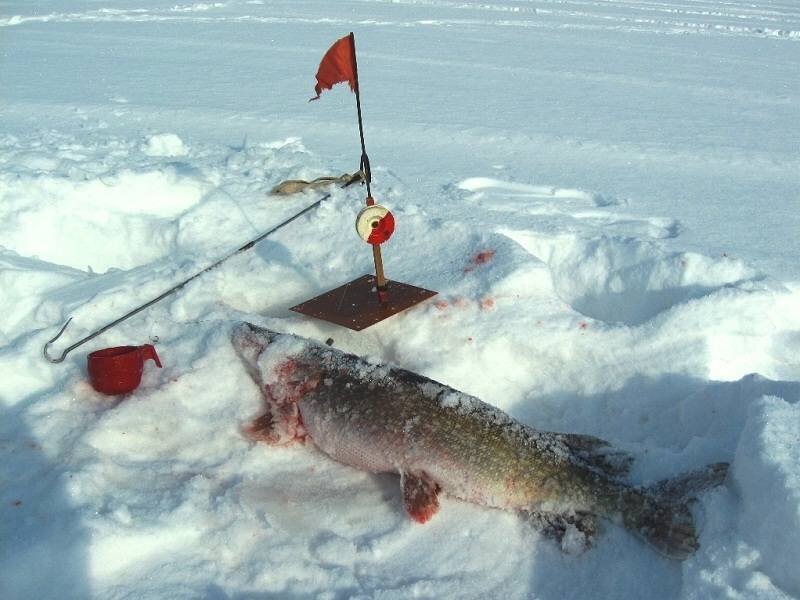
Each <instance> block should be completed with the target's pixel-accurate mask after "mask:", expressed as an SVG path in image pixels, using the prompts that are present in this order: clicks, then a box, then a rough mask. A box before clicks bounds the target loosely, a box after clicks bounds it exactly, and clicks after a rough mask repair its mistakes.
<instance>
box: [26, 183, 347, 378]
mask: <svg viewBox="0 0 800 600" xmlns="http://www.w3.org/2000/svg"><path fill="white" fill-rule="evenodd" d="M357 181H361V178H360V177H353V178H352V179H350V180H349V181H348V182H347V183H345V184H344V185H343V186H342V187H343V188H346V187H348V186H350V185H353V184H354V183H355V182H357ZM330 197H331V192H328V193H327V194H325V195H324V196H323V197H322V198H320V199H319V200H317V201H316V202H314V203H313V204H309V205H308V206H306V207H305V208H304V209H303V210H301V211H300V212H298V213H296V214H294V215H292V216H291V217H289V218H288V219H286V220H285V221H283V222H282V223H279V224H278V225H276V226H275V227H273V228H272V229H270V230H269V231H266V232H264V233H262V234H261V235H259V236H258V237H257V238H255V239H253V240H250V241H249V242H247V243H246V244H245V245H244V246H241V247H240V248H238V249H236V250H234V251H233V252H231V253H230V254H228V255H226V256H224V257H222V258H221V259H219V260H218V261H217V262H215V263H214V264H213V265H210V266H208V267H206V268H205V269H203V270H202V271H199V272H197V273H195V274H194V275H192V276H191V277H189V278H188V279H185V280H183V281H181V282H180V283H179V284H177V285H175V286H173V287H171V288H170V289H168V290H167V291H166V292H164V293H163V294H160V295H158V296H156V297H155V298H153V299H152V300H150V301H148V302H145V303H144V304H142V305H141V306H139V307H137V308H135V309H133V310H132V311H130V312H129V313H126V314H124V315H122V316H121V317H120V318H119V319H116V320H115V321H112V322H111V323H109V324H108V325H105V326H103V327H101V328H100V329H98V330H97V331H95V332H93V333H91V334H90V335H88V336H86V337H85V338H83V339H82V340H80V341H78V342H75V343H74V344H72V346H70V347H69V348H67V349H66V350H64V352H62V353H61V356H60V357H58V358H52V357H51V356H50V355H49V354H47V348H48V347H49V346H50V344H52V343H53V342H55V341H56V340H57V339H58V338H60V337H61V334H62V333H64V330H65V329H66V328H67V325H69V322H70V321H72V317H70V318H69V319H67V322H66V323H64V326H63V327H62V328H61V331H59V332H58V333H57V334H56V337H54V338H53V339H52V340H50V341H49V342H47V343H46V344H45V345H44V348H42V355H43V356H44V358H45V359H46V360H47V361H49V362H51V363H60V362H62V361H63V360H64V359H65V358H66V357H67V354H69V353H70V352H72V351H73V350H74V349H75V348H77V347H78V346H80V345H81V344H84V343H86V342H88V341H89V340H91V339H93V338H95V337H97V336H98V335H100V334H101V333H103V332H104V331H107V330H108V329H111V328H112V327H114V326H116V325H119V324H120V323H122V322H123V321H124V320H125V319H129V318H130V317H132V316H133V315H135V314H138V313H140V312H142V311H143V310H144V309H146V308H148V307H150V306H153V304H155V303H156V302H160V301H161V300H163V299H164V298H166V297H167V296H169V295H170V294H174V293H175V292H177V291H178V290H180V289H181V288H182V287H183V286H185V285H186V284H187V283H189V282H190V281H192V280H194V279H197V278H198V277H200V276H201V275H202V274H203V273H208V272H209V271H211V270H212V269H216V268H217V267H218V266H219V265H221V264H222V263H224V262H225V261H226V260H228V259H229V258H231V257H233V256H235V255H237V254H239V253H240V252H245V251H247V250H250V248H252V247H253V246H255V245H256V244H257V243H258V242H260V241H261V240H263V239H264V238H265V237H267V236H269V235H271V234H273V233H275V232H276V231H278V229H280V228H281V227H284V226H285V225H288V224H289V223H291V222H292V221H294V220H295V219H297V218H299V217H301V216H303V215H304V214H306V213H307V212H309V211H310V210H311V209H313V208H315V207H317V206H319V205H320V204H321V203H322V202H323V201H324V200H327V199H328V198H330Z"/></svg>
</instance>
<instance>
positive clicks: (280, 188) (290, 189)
mask: <svg viewBox="0 0 800 600" xmlns="http://www.w3.org/2000/svg"><path fill="white" fill-rule="evenodd" d="M361 181H364V173H363V172H362V171H356V172H355V173H353V174H352V175H351V174H350V173H344V174H342V175H339V176H338V177H317V178H316V179H313V180H311V181H306V180H305V179H287V180H286V181H282V182H280V183H279V184H278V185H276V186H275V187H273V188H272V190H271V191H270V194H271V195H272V196H291V195H292V194H299V193H300V192H305V191H306V190H317V189H320V188H324V187H327V186H330V185H333V184H339V185H340V186H341V187H348V186H350V185H352V184H354V183H356V182H361Z"/></svg>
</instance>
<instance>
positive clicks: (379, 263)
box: [372, 244, 386, 291]
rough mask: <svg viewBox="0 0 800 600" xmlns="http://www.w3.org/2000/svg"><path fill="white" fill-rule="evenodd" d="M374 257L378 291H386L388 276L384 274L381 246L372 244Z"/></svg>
mask: <svg viewBox="0 0 800 600" xmlns="http://www.w3.org/2000/svg"><path fill="white" fill-rule="evenodd" d="M372 257H373V258H374V259H375V276H376V277H377V280H378V290H379V291H383V290H385V289H386V276H385V275H384V274H383V259H382V258H381V247H380V245H378V244H372Z"/></svg>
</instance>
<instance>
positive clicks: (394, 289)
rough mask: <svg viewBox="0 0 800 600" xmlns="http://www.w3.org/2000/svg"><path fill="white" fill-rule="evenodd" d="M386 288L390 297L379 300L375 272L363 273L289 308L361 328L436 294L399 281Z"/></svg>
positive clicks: (343, 324)
mask: <svg viewBox="0 0 800 600" xmlns="http://www.w3.org/2000/svg"><path fill="white" fill-rule="evenodd" d="M387 292H388V299H387V301H386V302H383V303H382V302H379V301H378V293H377V290H376V288H375V276H374V275H363V276H362V277H359V278H358V279H354V280H353V281H351V282H350V283H345V284H344V285H341V286H339V287H337V288H336V289H333V290H331V291H329V292H325V293H324V294H321V295H319V296H317V297H316V298H312V299H311V300H307V301H305V302H303V303H302V304H298V305H297V306H293V307H292V308H290V309H289V310H293V311H295V312H298V313H301V314H304V315H307V316H309V317H314V318H316V319H322V320H323V321H329V322H331V323H336V324H337V325H341V326H343V327H348V328H349V329H354V330H356V331H361V330H362V329H366V328H367V327H369V326H370V325H374V324H375V323H379V322H380V321H383V320H384V319H388V318H389V317H391V316H392V315H396V314H397V313H399V312H402V311H404V310H406V309H408V308H411V307H412V306H414V305H415V304H419V303H420V302H422V301H424V300H427V299H428V298H431V297H432V296H435V295H436V294H437V292H432V291H431V290H426V289H424V288H420V287H417V286H414V285H409V284H407V283H400V282H398V281H389V282H387Z"/></svg>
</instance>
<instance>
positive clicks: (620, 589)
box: [0, 0, 800, 599]
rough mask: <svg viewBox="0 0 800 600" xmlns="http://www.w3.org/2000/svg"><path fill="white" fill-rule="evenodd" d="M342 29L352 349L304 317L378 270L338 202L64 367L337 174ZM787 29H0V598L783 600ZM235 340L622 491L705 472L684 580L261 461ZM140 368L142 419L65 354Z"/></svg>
mask: <svg viewBox="0 0 800 600" xmlns="http://www.w3.org/2000/svg"><path fill="white" fill-rule="evenodd" d="M349 31H354V32H355V35H356V43H357V49H358V57H359V75H360V78H361V88H362V93H363V98H362V103H363V111H364V122H365V136H366V145H367V149H368V151H369V155H370V158H371V161H372V168H373V183H372V188H373V192H374V195H375V196H376V199H378V200H379V201H380V202H381V203H382V204H384V205H386V206H387V207H388V208H390V209H391V210H392V212H393V213H394V215H395V218H396V221H397V231H396V233H395V235H394V236H393V237H392V239H391V240H390V241H389V242H388V243H386V244H385V245H384V250H383V252H384V263H385V267H386V273H387V276H388V277H389V278H390V279H393V280H397V281H402V282H406V283H411V284H415V285H419V286H422V287H425V288H428V289H432V290H436V291H438V295H437V296H436V297H434V298H432V299H430V300H429V301H427V302H425V303H424V304H421V305H419V306H417V307H415V308H413V309H411V310H409V311H407V312H405V313H403V314H401V315H398V316H395V317H392V318H391V319H388V320H386V321H384V322H382V323H380V324H378V325H375V326H373V327H371V328H369V329H367V330H365V331H363V332H360V333H356V332H352V331H349V330H346V329H343V328H339V327H336V326H334V325H329V324H326V323H324V322H322V321H316V320H312V319H309V318H306V317H303V316H301V315H299V314H297V313H294V312H291V311H289V310H288V308H289V307H291V306H293V305H295V304H297V303H298V302H301V301H303V300H306V299H308V298H311V297H312V296H315V295H317V294H319V293H321V292H323V291H326V290H329V289H331V288H333V287H336V286H338V285H340V284H342V283H344V282H346V281H349V280H351V279H354V278H355V277H358V276H361V275H363V274H365V273H370V272H371V270H372V268H373V266H372V253H371V251H370V249H369V247H368V246H367V245H366V244H364V243H363V242H362V241H361V240H360V239H359V237H358V236H357V235H356V232H355V230H354V225H353V224H354V222H355V218H356V215H357V214H358V211H359V210H360V208H361V207H362V206H363V205H364V195H365V190H364V188H363V187H360V186H351V187H350V188H348V189H337V188H332V189H331V190H330V197H329V198H327V199H326V200H324V201H323V202H322V203H321V204H320V206H319V207H318V208H315V209H313V210H312V211H310V212H309V213H308V214H306V215H304V216H303V217H301V218H300V219H298V220H297V221H294V222H293V223H291V224H289V225H287V226H286V227H284V228H282V229H280V230H279V231H277V232H276V233H275V234H273V235H271V236H269V237H268V238H267V239H266V240H264V241H263V242H261V243H259V244H258V245H256V246H255V247H254V248H252V249H250V250H248V251H245V252H241V253H239V254H236V255H235V256H233V257H232V258H230V259H229V260H227V261H225V262H224V263H223V264H222V265H221V266H219V267H218V268H216V269H214V270H211V271H210V272H208V273H206V274H204V275H203V276H202V277H200V278H198V279H196V280H194V281H192V282H191V283H190V284H189V285H187V286H186V287H185V288H183V289H181V290H180V291H178V292H177V293H176V294H174V295H171V296H169V297H168V298H166V299H165V300H163V301H161V302H160V303H158V304H156V305H155V306H153V307H151V308H149V309H147V310H146V311H144V312H142V313H140V314H138V315H136V316H135V317H133V318H131V319H129V320H127V321H125V322H123V323H122V324H120V325H119V326H117V327H114V328H113V329H110V330H109V331H107V332H105V333H103V334H102V335H100V336H99V337H97V338H94V339H93V340H91V341H90V342H88V343H86V344H85V345H83V346H80V347H79V348H77V349H75V350H73V351H72V352H71V353H70V354H69V355H68V356H67V358H66V359H65V360H64V362H62V363H60V364H51V363H49V362H47V361H46V360H44V358H43V356H42V347H43V346H44V344H45V342H47V340H49V339H51V338H52V337H53V336H54V335H55V334H56V333H57V332H58V330H59V328H60V327H61V326H62V325H63V323H64V322H65V321H66V320H67V319H68V318H69V317H72V319H73V320H72V322H71V323H70V325H69V327H68V328H67V329H66V331H65V333H64V335H63V336H62V337H61V338H60V339H59V340H58V341H57V342H56V343H55V344H54V345H53V346H52V348H51V349H50V354H51V355H53V356H58V355H60V354H61V353H62V352H63V351H64V350H65V349H67V348H68V347H69V346H70V345H72V344H74V343H76V342H77V341H79V340H80V339H82V338H84V337H85V336H87V335H89V334H90V333H91V332H93V331H94V330H96V329H98V328H100V327H102V326H104V325H106V324H107V323H110V322H111V321H113V320H115V319H116V318H118V317H120V316H121V315H122V314H124V313H126V312H127V311H129V310H131V309H133V308H135V307H137V306H139V305H140V304H142V303H144V302H146V301H147V300H150V299H151V298H154V297H156V296H158V295H159V294H161V293H162V292H164V291H165V290H167V289H169V288H170V287H172V286H174V285H176V284H178V283H179V282H181V281H183V280H184V279H186V278H188V277H190V276H191V275H193V274H195V273H197V272H199V271H201V270H202V269H204V268H205V267H207V266H209V265H211V264H213V263H214V262H215V261H217V260H218V259H220V258H221V257H223V256H226V255H227V254H230V253H232V252H233V251H234V250H236V249H237V248H239V247H240V246H242V245H243V244H244V243H246V242H247V241H249V240H251V239H254V238H256V237H257V236H259V235H260V234H261V233H262V232H264V231H267V230H268V229H270V228H271V227H273V226H275V225H276V224H278V223H280V222H282V221H283V220H285V219H287V218H288V217H290V216H291V215H293V214H295V213H296V212H298V211H300V210H302V209H303V208H305V207H307V206H309V205H310V204H311V203H313V202H315V201H316V200H318V199H319V198H320V197H321V196H322V192H308V193H305V194H299V195H296V196H288V197H286V196H284V197H276V196H271V195H270V194H269V191H270V190H271V189H272V188H273V187H274V186H275V185H276V184H277V183H279V182H281V181H283V180H286V179H313V178H315V177H319V176H323V175H339V174H341V173H343V172H353V171H354V170H355V169H356V168H357V167H358V159H359V153H360V148H359V140H358V131H357V127H356V121H355V106H354V104H355V102H354V98H353V95H352V94H351V93H350V92H349V90H348V89H347V86H346V85H340V86H337V87H335V88H334V89H333V90H332V91H329V92H325V93H324V94H323V96H322V98H321V99H320V100H319V101H317V102H313V103H310V104H309V103H308V102H307V100H308V99H309V98H310V97H312V95H313V87H314V83H315V81H314V73H315V72H316V69H317V66H318V64H319V60H320V59H321V57H322V55H323V54H324V52H325V51H326V50H327V48H328V47H329V46H330V45H331V44H332V43H333V42H334V41H335V40H336V39H338V38H340V37H342V36H343V35H346V34H347V33H348V32H349ZM798 73H800V8H798V7H797V6H796V5H795V4H794V3H792V2H788V1H786V0H765V1H764V2H758V3H754V2H746V1H745V0H726V1H724V2H723V1H722V0H658V1H648V2H644V1H637V0H620V1H616V2H604V1H586V0H558V1H556V0H531V1H521V0H493V1H492V2H471V1H469V0H463V1H458V2H453V1H449V0H401V1H381V0H360V1H357V0H344V1H341V2H335V3H334V2H324V1H321V0H309V1H307V2H297V1H294V0H291V1H288V0H284V1H279V0H276V1H272V0H225V1H222V2H204V3H177V4H176V2H175V0H170V1H166V0H74V1H67V0H37V1H35V2H33V1H27V0H26V1H23V0H0V99H1V100H2V104H3V110H2V111H0V287H1V288H2V290H3V293H2V295H0V314H2V315H3V318H2V320H0V344H1V346H0V382H2V383H0V411H1V412H0V414H2V417H1V418H0V453H1V455H2V463H1V464H2V466H0V597H2V598H4V599H5V598H9V599H27V598H43V599H44V598H59V599H61V598H163V599H167V598H168V599H175V598H213V599H216V598H263V597H274V598H301V597H302V598H305V597H316V598H382V599H389V598H408V597H422V598H442V597H451V598H456V597H458V598H542V599H554V598H626V599H627V598H648V599H652V598H658V599H660V598H664V599H666V598H687V599H688V598H692V599H706V598H770V599H772V598H800V576H799V575H798V573H800V571H798V569H797V568H796V565H797V563H798V561H799V560H800V542H798V540H800V450H799V449H800V413H799V412H798V410H799V409H798V407H800V404H798V400H800V262H798V256H800V237H798V235H797V234H798V230H799V229H798V226H800V217H798V208H800V158H798V152H797V148H798V147H797V140H798V139H800V78H798V77H797V74H798ZM242 320H248V321H251V322H253V323H256V324H258V325H262V326H265V327H268V328H270V329H273V330H276V331H281V332H288V333H293V334H297V335H300V336H304V337H307V338H312V339H314V340H317V341H319V342H325V341H326V340H328V339H329V338H332V339H333V346H334V347H336V348H339V349H341V350H344V351H347V352H351V353H355V354H358V355H360V356H364V357H367V358H368V359H369V360H370V361H372V362H374V363H380V364H389V365H396V366H400V367H402V368H405V369H408V370H411V371H415V372H418V373H421V374H423V375H425V376H427V377H430V378H432V379H435V380H437V381H441V382H443V383H445V384H447V385H449V386H451V387H453V388H456V389H458V390H461V391H463V392H465V393H467V394H471V395H474V396H476V397H479V398H481V399H482V400H483V401H485V402H488V403H490V404H492V405H493V406H496V407H498V408H500V409H502V410H503V411H505V412H507V413H508V414H510V415H511V416H513V417H514V418H516V419H518V420H520V421H521V422H523V423H526V424H528V425H531V426H533V427H535V428H537V429H543V430H551V431H562V432H571V433H584V434H589V435H594V436H598V437H601V438H603V439H606V440H608V441H609V442H610V443H611V444H612V445H614V446H615V447H618V448H620V449H622V450H624V451H626V452H629V453H631V454H632V455H634V456H635V457H636V458H637V461H636V463H635V466H634V468H633V472H632V475H631V480H632V482H633V483H635V484H648V483H652V482H654V481H657V480H660V479H663V478H665V477H670V476H674V475H678V474H680V473H681V472H684V471H688V470H691V469H694V468H697V467H700V466H702V465H705V464H708V463H712V462H719V461H725V462H730V463H731V471H730V474H729V476H728V478H727V480H726V482H725V484H724V485H723V486H722V487H719V488H716V489H714V490H710V491H707V492H705V493H704V494H703V495H702V496H701V498H700V500H699V502H698V503H697V504H696V505H695V516H696V519H697V521H698V523H699V524H700V528H701V535H700V544H701V546H700V549H699V550H698V552H697V553H696V554H695V555H694V556H692V557H690V558H689V559H688V560H686V561H683V562H678V561H672V560H668V559H665V558H663V557H661V556H659V555H658V554H656V553H655V552H653V551H652V550H650V549H649V548H648V547H646V546H645V545H644V544H642V543H641V542H639V541H637V540H636V539H635V538H633V537H632V536H630V535H628V534H627V533H626V532H624V531H623V530H622V529H620V528H618V527H615V526H613V525H608V526H607V527H606V528H605V529H604V531H603V532H602V533H601V535H600V536H599V539H598V542H597V545H596V546H595V547H594V548H593V549H591V550H589V551H587V552H585V553H583V554H579V555H568V554H564V553H562V552H561V550H560V549H559V548H558V547H557V545H556V544H554V543H552V542H551V541H550V540H548V539H546V538H544V537H542V536H541V535H540V534H539V533H538V532H537V531H536V530H535V529H534V528H532V527H531V526H530V524H529V523H526V522H525V520H524V519H522V518H520V517H518V516H517V515H515V514H513V513H509V512H503V511H498V510H492V509H488V508H484V507H481V506H477V505H473V504H468V503H464V502H461V501H458V500H455V499H453V498H448V497H447V496H444V497H442V498H441V510H440V512H439V513H438V514H437V515H436V516H435V517H434V518H433V519H432V520H431V521H430V522H429V523H427V524H425V525H418V524H416V523H414V522H412V521H411V520H410V519H409V518H408V516H407V515H406V514H405V513H404V511H403V508H402V502H401V495H400V486H399V481H398V478H397V477H396V476H394V475H377V476H376V475H370V474H367V473H363V472H360V471H357V470H354V469H352V468H350V467H347V466H344V465H340V464H337V463H335V462H333V461H331V460H330V459H328V458H326V457H325V456H324V455H322V454H321V453H319V452H317V451H315V450H314V449H313V448H312V447H306V446H300V445H294V446H287V447H270V446H267V445H265V444H256V443H253V442H252V441H251V440H250V439H248V438H247V436H246V435H244V433H243V430H244V428H245V427H246V426H247V424H248V423H250V421H251V420H252V419H253V418H254V417H256V416H258V415H259V414H260V408H261V406H262V403H263V400H262V398H261V395H260V391H259V389H258V387H257V386H256V384H255V383H254V382H253V380H252V379H251V378H250V376H249V374H248V373H247V371H246V369H245V367H244V365H243V364H242V362H241V361H240V360H239V359H238V357H237V356H236V354H235V352H234V350H233V348H232V345H231V342H230V336H231V331H232V330H233V327H234V326H235V325H236V323H238V322H240V321H242ZM146 343H152V344H154V345H155V346H156V348H157V351H158V353H159V356H160V357H161V360H162V362H163V365H164V366H163V368H162V369H158V368H156V367H155V365H154V364H153V363H152V362H148V363H146V365H145V368H144V374H143V379H142V383H141V385H140V387H139V388H138V389H137V390H136V391H135V392H134V393H132V394H129V395H126V396H122V397H108V396H103V395H101V394H99V393H98V392H95V391H94V390H93V389H92V387H91V385H90V384H89V382H88V378H87V371H86V355H87V354H88V353H89V352H91V351H93V350H96V349H100V348H105V347H111V346H118V345H128V344H130V345H140V344H146Z"/></svg>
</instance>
